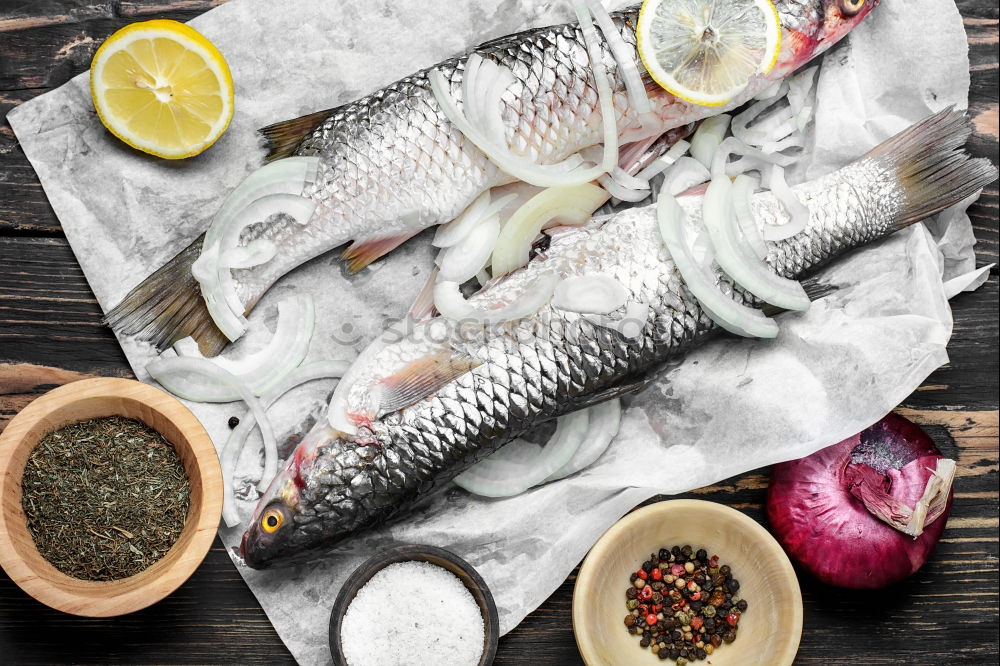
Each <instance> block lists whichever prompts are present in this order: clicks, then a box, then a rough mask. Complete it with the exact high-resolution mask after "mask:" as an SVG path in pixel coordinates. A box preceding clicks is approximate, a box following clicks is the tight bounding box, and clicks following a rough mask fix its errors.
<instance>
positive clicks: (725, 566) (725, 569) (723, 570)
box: [719, 564, 732, 576]
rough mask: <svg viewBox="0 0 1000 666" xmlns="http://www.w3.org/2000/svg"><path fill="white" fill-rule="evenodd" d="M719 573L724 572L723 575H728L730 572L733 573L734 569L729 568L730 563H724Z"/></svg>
mask: <svg viewBox="0 0 1000 666" xmlns="http://www.w3.org/2000/svg"><path fill="white" fill-rule="evenodd" d="M719 573H720V574H722V575H723V576H728V575H729V574H730V573H732V569H730V568H729V565H728V564H723V565H722V566H721V567H719Z"/></svg>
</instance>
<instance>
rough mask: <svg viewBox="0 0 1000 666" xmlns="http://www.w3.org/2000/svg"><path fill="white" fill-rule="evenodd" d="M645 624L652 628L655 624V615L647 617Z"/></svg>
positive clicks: (651, 614)
mask: <svg viewBox="0 0 1000 666" xmlns="http://www.w3.org/2000/svg"><path fill="white" fill-rule="evenodd" d="M646 624H648V625H649V626H653V625H654V624H656V615H654V614H653V613H650V614H649V615H647V616H646Z"/></svg>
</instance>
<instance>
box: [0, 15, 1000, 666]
mask: <svg viewBox="0 0 1000 666" xmlns="http://www.w3.org/2000/svg"><path fill="white" fill-rule="evenodd" d="M223 1H224V0H160V1H158V2H157V1H156V0H149V1H146V2H123V1H120V0H115V1H114V2H95V1H89V0H0V113H2V114H3V115H6V113H7V111H9V110H10V109H12V108H14V107H15V106H17V105H18V104H20V103H22V102H24V101H26V100H29V99H31V98H32V97H35V96H36V95H40V94H42V93H44V92H46V91H48V90H51V89H53V88H55V87H58V86H59V85H61V84H62V83H64V82H65V81H66V80H68V79H69V78H70V77H72V76H74V75H76V74H78V73H79V72H82V71H84V70H85V69H86V68H87V67H88V66H89V64H90V59H91V56H92V55H93V52H94V50H95V49H96V47H97V46H98V45H99V44H100V43H101V41H103V40H104V38H105V37H107V36H108V35H109V34H111V33H112V32H113V31H115V30H117V29H118V28H120V27H122V26H123V25H125V24H127V23H130V22H133V21H137V20H145V19H151V18H174V19H178V20H181V21H186V20H189V19H191V18H194V17H195V16H197V15H198V14H199V13H201V12H203V11H205V10H207V9H209V8H211V7H213V6H215V5H217V4H220V3H221V2H223ZM886 1H887V2H888V1H890V0H886ZM892 1H897V2H898V1H900V0H892ZM958 5H959V8H960V9H961V12H962V15H963V16H964V17H965V27H966V31H967V33H968V37H969V46H970V50H971V52H970V57H971V61H972V67H971V70H972V89H971V91H970V107H971V108H970V114H971V116H972V118H973V120H974V122H975V127H976V133H975V135H974V136H973V138H972V141H971V142H970V150H971V151H972V152H973V153H974V154H976V155H980V156H986V157H989V158H990V159H991V160H992V161H993V163H994V164H996V163H997V161H998V135H997V99H998V91H997V7H996V4H995V2H994V1H993V0H959V2H958ZM971 215H972V219H973V224H974V226H975V231H976V236H977V238H978V239H979V245H978V246H977V250H978V254H979V262H980V264H984V263H988V262H995V261H997V184H996V183H993V184H992V185H990V186H989V188H988V189H987V191H986V192H985V193H984V194H983V196H982V198H981V199H980V200H979V202H978V203H977V204H976V205H974V206H973V207H972V209H971ZM997 300H998V291H997V271H996V269H993V271H991V274H990V279H989V282H988V283H987V284H986V285H985V286H983V287H982V288H981V289H979V290H978V291H977V292H975V293H971V294H963V295H960V296H958V297H957V298H956V299H955V300H954V301H952V307H953V308H954V313H955V330H954V334H953V337H952V340H951V343H950V345H949V347H948V351H949V354H950V356H951V362H950V363H949V364H948V365H946V366H944V367H942V368H941V369H939V370H938V371H936V372H935V373H934V374H932V375H931V376H930V377H929V378H928V379H927V381H926V382H925V383H924V385H923V386H921V387H920V388H919V389H917V391H916V392H914V393H913V394H912V395H911V396H910V397H908V398H907V399H906V401H905V402H904V403H903V405H902V406H901V407H900V409H899V411H900V413H902V414H904V415H906V416H907V417H909V418H911V419H913V420H914V421H916V422H918V423H920V424H921V425H923V426H924V427H925V428H926V429H927V430H928V431H929V432H930V433H931V435H933V437H934V438H935V440H936V441H937V443H938V445H939V446H940V448H941V449H942V450H943V451H944V453H945V454H946V455H949V456H951V457H954V458H957V460H958V461H959V472H958V479H957V481H956V483H955V507H954V511H953V513H952V516H951V518H950V520H949V521H948V528H947V530H946V532H945V534H944V539H943V540H942V542H941V544H940V545H939V546H938V548H937V550H936V551H935V552H934V553H933V555H932V557H931V559H930V561H929V562H928V563H927V564H926V565H925V566H924V568H923V569H922V570H921V571H920V572H918V573H917V574H916V575H915V576H914V577H913V578H912V579H911V580H909V581H907V582H905V583H902V584H900V585H897V586H895V587H892V588H889V589H886V590H882V591H879V592H874V593H857V592H848V591H844V590H838V589H834V588H830V587H827V586H824V585H821V584H818V583H817V582H815V581H813V580H811V579H810V578H809V577H808V576H805V575H803V576H801V582H802V592H803V597H804V601H805V632H804V634H803V636H802V644H801V649H800V651H799V656H798V661H799V662H800V663H803V664H805V663H824V664H851V665H852V666H854V665H856V664H873V663H879V664H890V663H907V664H918V663H919V664H940V663H944V662H946V661H947V662H955V663H970V664H986V663H992V664H996V663H997V654H998V650H997V627H998V613H997V605H998V596H997V595H998V566H997V562H998V561H997V554H998V553H997V545H998V544H997V528H998V520H997V515H998V485H997V483H998V482H997V470H998V451H997V446H998V433H997V413H998V412H997V385H998V380H997V373H998V361H997ZM100 318H101V311H100V308H99V307H98V305H97V301H96V300H95V299H94V296H93V294H91V292H90V289H89V288H88V286H87V282H86V280H85V279H84V277H83V274H82V273H81V272H80V268H79V267H78V265H77V263H76V260H75V259H74V258H73V253H72V252H71V251H70V248H69V245H68V244H67V242H66V239H65V237H64V236H63V233H62V230H61V229H60V226H59V222H58V220H57V219H56V217H55V215H54V214H53V212H52V209H51V208H50V206H49V204H48V202H47V201H46V198H45V194H44V192H43V191H42V188H41V185H40V184H39V182H38V179H37V177H36V176H35V173H34V171H33V170H32V168H31V166H30V165H29V164H28V161H27V159H26V158H25V156H24V153H23V152H22V151H21V149H20V147H19V146H18V144H17V141H16V140H15V138H14V135H13V133H12V131H11V129H10V126H9V125H7V124H6V123H4V124H3V125H2V126H0V428H3V426H4V424H5V423H6V421H7V420H8V419H10V418H11V417H12V416H13V415H14V414H16V413H17V411H18V410H19V409H21V408H22V407H24V406H25V405H26V404H28V402H30V401H31V400H32V399H33V398H34V397H36V396H37V395H39V394H41V393H43V392H45V391H46V390H48V389H50V388H52V387H54V386H58V385H60V384H64V383H66V382H69V381H73V380H76V379H81V378H84V377H90V376H95V375H105V376H130V374H131V373H130V371H129V369H128V365H127V364H126V362H125V357H124V356H123V355H122V352H121V350H120V349H119V347H118V344H117V343H116V341H115V339H114V338H113V337H112V335H111V333H110V332H109V331H108V330H107V329H106V328H104V327H103V326H102V325H101V323H100ZM768 474H769V470H768V469H766V468H765V469H759V470H755V471H752V472H748V473H746V474H742V475H740V476H738V477H734V478H732V479H728V480H726V481H723V482H721V483H718V484H715V485H713V486H710V487H708V488H702V489H700V490H697V491H694V492H692V493H688V494H687V495H686V496H689V497H698V498H702V499H708V500H712V501H717V502H723V503H725V504H728V505H730V506H733V507H736V508H737V509H739V510H741V511H745V512H746V513H747V514H749V515H750V516H752V517H753V518H755V519H757V520H760V521H763V520H764V516H763V511H762V502H763V501H764V496H765V490H766V487H767V479H768ZM573 582H574V575H570V577H569V578H568V579H567V580H566V581H565V582H564V583H563V584H562V585H561V586H560V587H559V589H558V590H557V591H556V592H555V593H554V594H553V595H552V596H551V597H550V598H549V599H548V601H546V602H545V603H544V604H543V605H542V606H541V607H540V608H538V609H537V610H536V611H535V612H534V613H532V614H531V615H529V616H528V617H527V618H526V619H525V620H524V622H522V623H521V625H520V626H519V627H517V629H515V630H514V631H513V632H511V633H510V634H509V635H508V636H506V637H505V638H503V639H502V640H501V641H500V649H499V652H498V655H497V663H498V664H525V663H538V664H543V663H544V664H571V663H577V662H579V656H578V654H577V651H576V645H575V643H574V641H573V632H572V630H571V625H570V602H571V598H572V592H573ZM67 661H73V662H150V663H151V662H159V663H164V662H171V663H174V662H175V663H182V662H198V663H206V662H234V661H239V662H266V663H279V662H281V663H284V662H289V661H291V656H290V654H289V653H288V651H287V650H286V649H285V647H284V645H283V644H282V642H281V639H279V638H278V635H277V634H276V633H275V631H274V629H273V628H272V627H271V625H270V623H269V622H268V620H267V618H266V617H265V615H264V613H263V611H262V610H261V609H260V606H258V604H257V601H256V600H255V599H254V596H253V595H252V594H251V593H250V590H249V589H248V588H247V587H246V585H244V583H243V580H242V579H241V578H240V575H239V574H238V573H237V571H236V569H235V568H234V566H233V565H232V564H231V563H230V561H229V558H228V557H227V556H226V554H225V553H224V552H223V548H222V544H221V543H220V542H219V541H218V540H216V545H215V547H214V548H213V549H212V551H211V552H210V553H209V555H208V558H207V559H206V560H205V562H204V564H203V565H202V566H201V568H200V569H199V570H198V572H197V573H196V574H195V575H194V576H193V577H192V578H191V579H190V580H189V581H188V582H187V583H186V584H185V585H183V586H182V587H181V588H180V589H179V590H178V591H177V592H175V593H174V594H173V595H172V596H170V597H169V598H167V599H166V600H164V601H162V602H160V603H159V604H157V605H155V606H153V607H152V608H149V609H147V610H145V611H141V612H139V613H135V614H133V615H129V616H126V617H121V618H117V619H111V620H87V619H81V618H76V617H71V616H68V615H63V614H60V613H57V612H54V611H50V610H49V609H48V608H46V607H43V606H42V605H40V604H38V603H36V602H35V601H33V600H32V599H30V598H29V597H27V596H25V595H24V594H23V593H22V592H21V591H20V589H19V588H17V587H16V586H15V585H14V584H13V583H11V582H10V580H9V579H8V578H7V577H6V576H4V575H3V574H2V573H0V663H57V662H67Z"/></svg>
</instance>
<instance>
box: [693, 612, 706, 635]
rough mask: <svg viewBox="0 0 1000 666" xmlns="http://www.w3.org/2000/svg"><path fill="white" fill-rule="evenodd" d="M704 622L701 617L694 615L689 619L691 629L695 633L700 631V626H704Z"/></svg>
mask: <svg viewBox="0 0 1000 666" xmlns="http://www.w3.org/2000/svg"><path fill="white" fill-rule="evenodd" d="M704 622H705V621H704V620H703V619H701V616H699V615H695V616H694V617H693V618H691V628H692V629H694V630H695V631H698V630H699V629H701V625H702V624H704Z"/></svg>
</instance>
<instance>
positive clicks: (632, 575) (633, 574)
mask: <svg viewBox="0 0 1000 666" xmlns="http://www.w3.org/2000/svg"><path fill="white" fill-rule="evenodd" d="M638 577H639V574H637V573H636V572H634V571H633V572H632V573H631V574H630V575H629V577H628V582H630V583H634V582H635V579H636V578H638Z"/></svg>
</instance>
